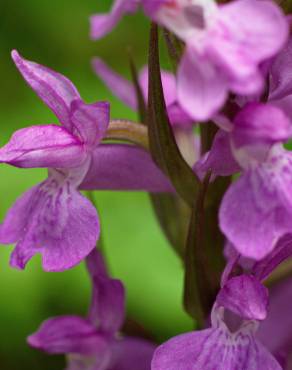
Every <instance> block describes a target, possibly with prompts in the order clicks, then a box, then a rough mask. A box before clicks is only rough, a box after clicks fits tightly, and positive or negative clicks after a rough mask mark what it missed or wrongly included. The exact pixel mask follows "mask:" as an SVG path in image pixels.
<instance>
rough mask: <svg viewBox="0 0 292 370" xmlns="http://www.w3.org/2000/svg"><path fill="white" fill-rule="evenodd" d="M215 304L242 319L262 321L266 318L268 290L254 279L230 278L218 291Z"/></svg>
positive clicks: (243, 276) (241, 276) (245, 277)
mask: <svg viewBox="0 0 292 370" xmlns="http://www.w3.org/2000/svg"><path fill="white" fill-rule="evenodd" d="M216 301H217V304H218V305H219V306H222V307H224V308H226V309H228V310H230V311H232V312H233V313H235V314H237V315H238V316H240V317H241V318H243V319H247V320H264V319H265V318H266V316H267V307H268V290H267V288H266V287H264V286H263V285H262V284H261V283H260V282H259V281H258V280H257V279H256V278H255V277H253V276H250V275H240V276H236V277H234V278H231V279H230V280H228V281H227V282H226V284H225V285H224V286H223V288H222V289H221V290H220V292H219V294H218V296H217V298H216Z"/></svg>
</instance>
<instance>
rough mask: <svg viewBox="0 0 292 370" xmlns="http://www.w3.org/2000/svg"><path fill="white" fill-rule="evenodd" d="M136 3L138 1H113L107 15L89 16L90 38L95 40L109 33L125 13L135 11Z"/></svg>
mask: <svg viewBox="0 0 292 370" xmlns="http://www.w3.org/2000/svg"><path fill="white" fill-rule="evenodd" d="M138 3H139V2H138V0H115V2H114V5H113V7H112V9H111V11H110V12H109V13H107V14H96V15H93V16H91V18H90V25H91V31H90V35H91V37H92V38H93V39H95V40H97V39H100V38H102V37H103V36H105V35H106V34H108V33H109V32H111V30H112V29H113V28H114V27H115V26H116V24H117V23H118V22H119V21H120V19H121V18H122V17H123V15H124V14H125V13H134V12H135V11H136V10H137V7H138Z"/></svg>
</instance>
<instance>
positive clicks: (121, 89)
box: [92, 58, 137, 110]
mask: <svg viewBox="0 0 292 370" xmlns="http://www.w3.org/2000/svg"><path fill="white" fill-rule="evenodd" d="M92 67H93V69H94V71H95V73H96V74H97V76H99V77H100V78H101V80H102V81H103V82H104V83H105V85H106V86H107V87H108V88H109V89H110V91H111V92H112V94H114V95H115V96H117V97H118V98H119V99H120V100H121V101H122V102H123V103H125V104H126V105H128V106H129V107H130V108H132V109H133V110H136V109H137V101H136V94H135V89H134V86H133V84H132V83H131V82H129V81H128V80H126V79H124V78H123V77H122V76H120V75H119V74H118V73H116V72H115V71H113V70H112V69H110V68H109V67H108V66H107V65H106V64H105V63H104V62H103V61H102V60H101V59H100V58H94V59H93V60H92Z"/></svg>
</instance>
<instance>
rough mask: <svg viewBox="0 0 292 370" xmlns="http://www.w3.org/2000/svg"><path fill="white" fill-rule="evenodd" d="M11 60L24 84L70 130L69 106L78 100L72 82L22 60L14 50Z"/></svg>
mask: <svg viewBox="0 0 292 370" xmlns="http://www.w3.org/2000/svg"><path fill="white" fill-rule="evenodd" d="M12 58H13V60H14V63H15V64H16V67H17V68H18V70H19V71H20V73H21V74H22V76H23V78H24V79H25V80H26V82H27V83H28V84H29V85H30V86H31V88H32V89H33V90H34V91H35V92H36V93H37V94H38V96H39V97H40V98H41V99H42V100H43V101H44V103H45V104H46V105H47V106H48V107H49V108H50V109H51V110H52V111H53V112H54V113H55V115H56V116H57V117H58V119H59V121H60V122H61V123H62V124H63V125H64V126H66V127H67V128H68V129H71V123H70V119H69V111H70V105H71V102H72V101H73V100H74V99H80V95H79V93H78V91H77V89H76V87H75V86H74V85H73V84H72V82H71V81H69V80H68V79H67V78H66V77H64V76H63V75H61V74H59V73H57V72H55V71H52V70H51V69H49V68H47V67H44V66H42V65H40V64H37V63H34V62H30V61H28V60H25V59H23V58H22V57H21V56H20V55H19V54H18V53H17V51H16V50H14V51H13V52H12Z"/></svg>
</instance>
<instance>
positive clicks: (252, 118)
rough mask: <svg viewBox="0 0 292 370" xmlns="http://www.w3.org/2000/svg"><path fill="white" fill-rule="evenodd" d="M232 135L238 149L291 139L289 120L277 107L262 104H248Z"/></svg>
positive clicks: (237, 118)
mask: <svg viewBox="0 0 292 370" xmlns="http://www.w3.org/2000/svg"><path fill="white" fill-rule="evenodd" d="M234 125H235V126H234V130H233V131H232V133H231V137H232V141H233V143H234V144H235V146H236V147H241V146H245V145H252V144H256V143H276V142H283V141H286V140H287V139H288V138H289V137H291V134H292V129H291V122H290V120H289V118H288V117H287V116H286V115H285V114H284V113H283V111H282V110H281V109H279V108H277V107H275V106H272V105H268V104H262V103H249V104H247V105H246V106H245V107H244V108H243V109H242V110H241V111H240V112H239V113H238V114H237V116H236V117H235V120H234Z"/></svg>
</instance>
